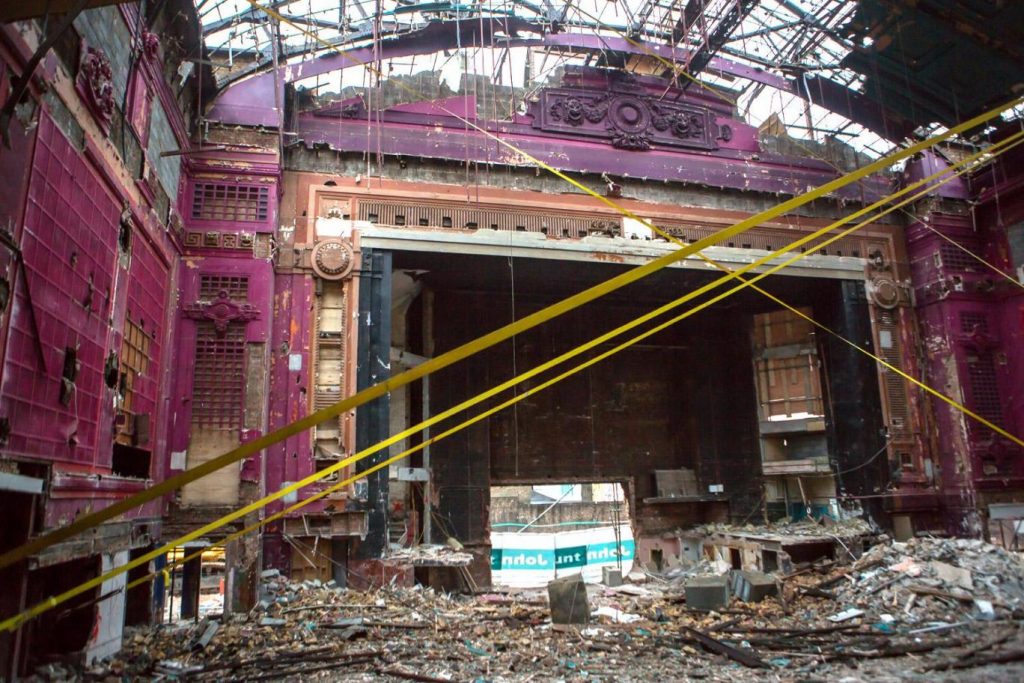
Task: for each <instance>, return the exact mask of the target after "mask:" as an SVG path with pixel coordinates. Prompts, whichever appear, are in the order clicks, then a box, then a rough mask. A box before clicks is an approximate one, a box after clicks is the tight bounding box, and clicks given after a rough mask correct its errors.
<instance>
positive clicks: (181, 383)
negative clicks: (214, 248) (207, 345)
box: [170, 257, 274, 474]
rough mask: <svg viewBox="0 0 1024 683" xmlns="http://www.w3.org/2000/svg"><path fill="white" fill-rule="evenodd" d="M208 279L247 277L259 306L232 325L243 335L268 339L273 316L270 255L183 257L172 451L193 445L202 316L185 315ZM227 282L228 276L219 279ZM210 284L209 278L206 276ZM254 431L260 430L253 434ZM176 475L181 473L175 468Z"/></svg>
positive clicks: (252, 302) (249, 299) (248, 437)
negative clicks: (191, 425)
mask: <svg viewBox="0 0 1024 683" xmlns="http://www.w3.org/2000/svg"><path fill="white" fill-rule="evenodd" d="M204 278H234V281H235V282H241V281H244V282H245V287H246V295H245V297H246V301H247V303H248V304H249V305H250V306H252V308H253V309H254V311H253V317H252V319H250V320H248V321H245V322H242V321H236V322H232V323H229V325H240V326H243V327H244V340H245V342H246V343H249V342H269V341H270V337H271V332H270V325H271V318H272V316H273V310H272V293H273V286H274V271H273V266H272V265H271V264H270V262H269V261H267V260H265V259H254V258H251V257H249V258H245V257H191V258H185V259H183V261H182V265H181V268H180V274H179V279H180V283H181V284H180V296H179V307H178V313H177V315H178V320H177V329H178V331H179V332H178V334H177V338H176V340H175V342H174V343H175V349H176V351H175V353H176V358H177V361H176V362H175V363H174V368H173V371H174V381H175V388H174V392H173V402H174V408H173V418H172V424H173V427H172V430H171V436H170V439H171V442H170V450H172V451H186V450H188V444H189V433H190V423H191V417H192V405H191V400H192V389H193V380H194V373H195V365H196V363H195V354H196V338H197V331H198V325H197V321H196V320H194V319H190V318H189V317H187V316H186V314H185V312H184V310H185V309H188V308H189V307H190V306H194V305H195V304H196V303H197V302H198V301H200V300H201V296H206V295H201V292H200V290H201V288H202V283H203V281H204ZM220 281H222V282H223V281H224V280H220ZM207 282H208V283H209V282H210V280H209V279H207ZM268 352H269V353H273V348H271V349H269V350H268ZM253 432H255V433H253ZM260 435H261V432H260V431H259V430H249V431H248V432H247V433H245V434H240V435H239V438H240V440H241V441H247V440H251V439H253V438H256V437H257V436H260ZM171 474H176V472H171Z"/></svg>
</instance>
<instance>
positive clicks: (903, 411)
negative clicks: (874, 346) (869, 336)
mask: <svg viewBox="0 0 1024 683" xmlns="http://www.w3.org/2000/svg"><path fill="white" fill-rule="evenodd" d="M877 327H878V335H879V337H880V338H882V337H884V338H885V339H886V340H888V343H887V344H884V343H883V344H879V345H878V355H879V356H880V357H881V358H882V360H884V361H885V362H886V363H889V364H890V365H892V366H893V367H895V368H900V369H902V368H903V360H902V353H901V352H900V330H899V325H898V321H897V319H896V314H895V313H894V312H893V311H879V313H878V325H877ZM882 373H883V380H884V381H883V385H884V387H885V395H886V399H887V401H886V403H887V405H888V408H889V426H890V428H891V429H892V431H893V433H894V434H901V433H903V432H905V431H906V430H907V428H908V427H909V425H910V407H909V404H908V400H907V385H906V384H905V383H904V381H903V378H902V377H900V376H899V375H897V374H896V373H895V372H892V371H891V370H889V369H887V368H883V369H882Z"/></svg>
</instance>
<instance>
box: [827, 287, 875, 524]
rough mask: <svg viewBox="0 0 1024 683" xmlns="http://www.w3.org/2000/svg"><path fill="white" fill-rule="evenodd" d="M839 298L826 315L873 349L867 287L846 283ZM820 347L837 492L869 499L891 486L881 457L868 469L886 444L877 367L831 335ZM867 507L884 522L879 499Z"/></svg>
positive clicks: (838, 329) (850, 336)
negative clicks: (866, 496)
mask: <svg viewBox="0 0 1024 683" xmlns="http://www.w3.org/2000/svg"><path fill="white" fill-rule="evenodd" d="M836 298H837V299H838V301H835V300H833V301H832V302H830V303H829V304H827V305H826V306H824V307H823V308H824V309H825V310H823V311H822V313H825V311H828V313H827V314H828V315H829V316H830V317H831V320H829V321H828V324H829V325H830V327H831V328H832V329H833V330H835V331H836V332H837V333H839V334H840V335H841V336H843V337H845V338H846V339H849V340H851V341H852V342H854V343H855V344H857V345H859V346H862V347H863V348H866V349H869V350H873V349H874V343H873V341H872V334H871V317H870V315H869V312H868V302H867V297H866V295H865V290H864V283H863V282H859V281H853V280H843V281H842V283H841V284H840V286H839V288H838V291H837V292H836ZM816 312H817V309H816ZM820 343H821V344H822V345H823V346H824V351H825V354H824V357H825V362H826V368H825V369H826V371H827V373H828V374H827V376H828V391H829V410H828V411H827V413H826V414H827V415H828V421H829V431H828V437H829V452H830V453H832V454H833V457H834V458H835V461H834V463H833V466H834V467H835V470H836V471H837V472H839V473H840V474H838V475H837V476H836V488H837V491H838V492H839V493H848V494H853V495H869V494H872V493H874V491H875V489H876V487H878V486H879V485H882V484H885V483H886V482H887V481H888V475H887V467H888V462H889V459H888V457H887V455H886V454H885V453H882V454H880V455H878V457H876V458H875V460H874V461H873V462H871V463H870V464H868V461H869V460H870V459H871V458H872V457H874V456H876V454H878V453H879V451H881V450H882V448H883V447H884V446H885V442H886V434H885V425H884V423H883V421H882V399H881V395H880V394H879V388H878V379H877V378H878V372H877V369H876V367H875V362H874V361H873V360H872V359H871V358H869V357H867V356H865V355H864V354H862V353H860V352H858V351H857V350H856V349H853V348H852V347H850V345H848V344H844V343H843V342H841V341H839V340H837V339H836V338H834V337H831V336H828V337H826V338H825V339H824V340H822V341H821V342H820ZM865 507H866V508H867V509H869V511H870V512H871V514H872V516H873V517H874V519H875V521H876V522H878V523H882V522H883V519H882V518H883V517H884V515H885V512H884V509H883V506H882V504H881V503H880V502H878V499H868V500H866V505H865Z"/></svg>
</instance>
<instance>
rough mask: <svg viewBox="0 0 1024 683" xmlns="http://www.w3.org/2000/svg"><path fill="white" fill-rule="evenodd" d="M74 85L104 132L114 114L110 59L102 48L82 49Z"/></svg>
mask: <svg viewBox="0 0 1024 683" xmlns="http://www.w3.org/2000/svg"><path fill="white" fill-rule="evenodd" d="M76 87H77V89H78V91H79V94H80V95H81V96H82V98H83V99H84V100H85V104H86V106H87V107H88V108H89V110H90V111H91V112H92V115H93V116H94V117H96V120H97V122H98V123H99V124H100V126H101V128H102V129H103V132H104V133H106V132H107V130H108V129H109V127H110V121H111V119H112V118H113V116H114V81H113V72H112V71H111V69H110V59H109V58H108V57H107V55H106V53H105V52H104V51H103V50H100V49H99V48H95V47H86V48H85V49H84V50H83V51H82V58H81V66H80V67H79V69H78V79H77V82H76Z"/></svg>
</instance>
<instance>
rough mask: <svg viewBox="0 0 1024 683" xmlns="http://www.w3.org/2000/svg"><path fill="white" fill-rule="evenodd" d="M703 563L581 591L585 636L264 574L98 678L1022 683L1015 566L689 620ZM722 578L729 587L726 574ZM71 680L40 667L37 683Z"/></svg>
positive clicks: (992, 558)
mask: <svg viewBox="0 0 1024 683" xmlns="http://www.w3.org/2000/svg"><path fill="white" fill-rule="evenodd" d="M714 572H715V567H714V565H713V564H712V563H709V562H708V561H702V562H701V563H699V564H697V565H694V566H691V567H688V568H685V569H684V568H680V567H677V568H674V569H672V570H670V571H668V572H665V573H663V574H651V573H645V572H640V571H634V572H633V573H632V574H631V575H630V577H628V580H627V581H626V582H625V583H623V584H622V585H621V586H618V587H614V588H609V587H606V586H603V585H600V584H593V585H589V586H588V587H587V600H588V602H589V613H590V617H589V623H586V624H572V625H570V624H552V623H551V618H550V614H551V611H550V607H549V603H548V596H547V592H546V591H543V590H540V591H516V592H506V593H498V592H492V593H485V594H478V595H473V596H467V595H457V594H443V593H438V592H435V591H434V590H432V589H429V588H425V587H422V586H417V587H415V588H412V589H408V588H397V587H395V586H393V585H392V586H391V587H386V588H383V589H380V590H377V591H371V592H359V591H353V590H346V589H342V588H336V587H334V586H333V583H328V584H320V582H319V581H307V582H302V583H295V582H289V581H288V580H287V579H285V578H284V577H282V576H274V575H273V572H268V573H267V574H268V576H266V577H265V579H264V581H263V584H262V588H261V592H262V594H263V598H264V599H263V600H261V602H260V604H259V605H258V606H257V607H256V608H255V609H254V610H253V612H252V613H250V614H248V615H234V616H232V617H230V618H229V619H228V620H227V622H226V623H221V622H220V621H218V620H217V619H205V620H203V621H200V622H199V623H185V624H174V625H164V626H160V627H153V628H147V629H143V630H138V631H134V632H130V633H127V634H126V638H125V648H124V649H123V650H122V652H121V653H119V654H118V655H117V656H116V657H114V658H111V659H108V660H106V661H104V662H102V663H101V664H98V665H96V666H94V667H92V668H91V669H89V670H87V671H84V672H78V673H81V674H83V675H84V676H85V678H87V679H92V680H114V678H116V679H117V680H131V679H136V680H137V679H162V678H172V679H187V680H239V681H241V680H250V681H251V680H284V679H287V680H298V679H314V678H315V679H321V680H352V681H361V680H415V681H478V680H480V681H527V680H537V681H551V680H616V681H651V680H688V679H697V680H709V681H724V680H730V681H747V680H750V681H754V680H779V681H851V682H852V681H885V680H929V681H932V680H978V681H981V680H1021V678H1022V677H1024V631H1022V629H1021V621H1020V619H1021V617H1022V615H1024V604H1022V598H1024V564H1022V562H1021V558H1020V557H1019V556H1018V555H1016V554H1014V553H1010V552H1008V551H1006V550H1004V549H1002V548H1000V547H996V546H993V545H989V544H986V543H984V542H981V541H973V540H946V539H914V540H911V541H908V542H906V543H897V542H892V541H885V542H882V543H879V544H878V545H875V546H873V547H872V548H870V549H869V550H868V551H867V552H865V553H864V554H863V555H862V556H861V557H860V558H859V559H857V560H856V561H854V562H852V563H851V562H847V563H843V562H838V561H832V560H826V561H819V562H816V563H812V564H807V565H804V566H799V565H798V566H797V567H795V568H794V570H793V571H791V572H790V573H789V574H785V575H777V576H776V577H775V578H777V580H778V585H779V586H781V587H782V593H781V597H780V596H773V597H767V598H765V599H764V600H762V601H760V602H756V603H754V602H743V601H741V600H740V599H739V598H737V597H732V598H731V599H730V601H729V603H728V604H727V605H726V606H725V607H722V608H719V609H716V610H700V609H696V608H694V607H692V606H688V605H687V600H686V595H687V585H690V586H693V585H695V583H696V582H695V579H698V578H700V579H704V580H707V578H708V577H713V576H715V573H714ZM719 576H720V578H722V579H726V578H727V577H728V575H727V574H723V575H719ZM72 673H73V672H71V671H69V670H64V669H61V668H60V667H57V666H51V667H49V668H47V669H40V670H37V674H40V675H41V677H44V678H46V677H50V678H63V677H66V676H69V675H71V674H72Z"/></svg>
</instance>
